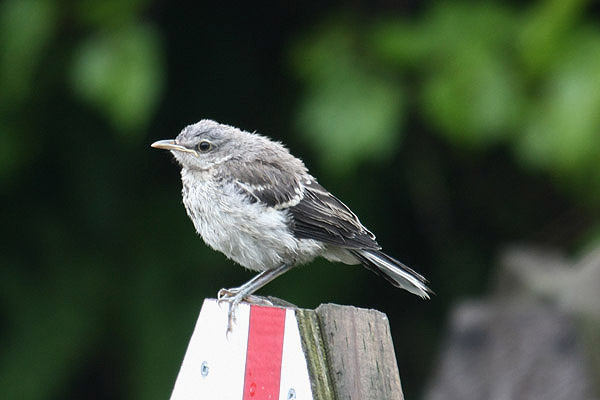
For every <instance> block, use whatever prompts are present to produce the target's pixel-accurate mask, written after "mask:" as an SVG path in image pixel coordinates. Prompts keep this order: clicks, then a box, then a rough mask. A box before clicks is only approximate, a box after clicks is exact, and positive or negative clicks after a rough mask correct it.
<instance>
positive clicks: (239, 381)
mask: <svg viewBox="0 0 600 400" xmlns="http://www.w3.org/2000/svg"><path fill="white" fill-rule="evenodd" d="M227 311H228V304H227V303H223V304H222V305H219V304H218V303H217V302H216V300H214V299H207V300H205V301H204V304H203V306H202V310H201V312H200V316H199V318H198V322H197V324H196V328H195V330H194V333H193V335H192V338H191V340H190V343H189V346H188V350H187V352H186V355H185V358H184V361H183V363H182V366H181V369H180V371H179V375H178V377H177V381H176V383H175V387H174V389H173V393H172V395H171V399H173V400H183V399H203V398H212V399H240V400H245V399H248V400H250V399H252V400H262V399H280V400H296V399H297V400H304V399H314V400H336V399H340V400H342V399H343V400H346V399H348V400H359V399H360V400H362V399H373V400H384V399H403V395H402V387H401V385H400V377H399V374H398V367H397V365H396V359H395V357H394V348H393V344H392V339H391V335H390V329H389V324H388V320H387V317H386V316H385V314H383V313H381V312H379V311H376V310H365V309H360V308H356V307H351V306H339V305H335V304H325V305H321V306H319V307H318V308H317V309H316V310H305V309H298V308H294V307H289V306H288V307H277V306H273V307H271V306H269V307H266V306H256V305H252V306H251V305H249V304H246V303H242V304H240V305H239V307H238V309H237V310H236V321H237V322H236V324H235V325H234V327H233V331H232V332H230V333H229V334H226V328H227Z"/></svg>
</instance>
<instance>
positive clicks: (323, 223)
mask: <svg viewBox="0 0 600 400" xmlns="http://www.w3.org/2000/svg"><path fill="white" fill-rule="evenodd" d="M303 189H304V190H303V196H302V198H301V200H300V201H299V202H298V204H296V205H294V206H291V207H289V211H290V214H291V215H292V218H293V220H294V227H293V229H294V234H295V235H296V237H298V238H303V239H316V240H320V241H321V242H324V243H328V244H334V245H337V246H341V247H346V248H351V249H373V250H376V249H380V248H381V247H380V246H379V244H377V242H376V241H375V235H373V234H372V233H371V232H369V230H368V229H367V228H365V227H364V226H363V225H362V224H361V223H360V221H359V220H358V217H357V216H356V215H355V214H354V213H353V212H352V211H351V210H350V209H349V208H348V207H347V206H346V205H345V204H344V203H342V202H341V201H340V200H339V199H338V198H337V197H335V196H334V195H332V194H331V193H329V192H328V191H327V190H326V189H325V188H324V187H323V186H321V185H319V183H318V182H317V181H316V180H315V179H314V178H313V177H310V178H309V180H308V181H306V182H305V183H304V184H303Z"/></svg>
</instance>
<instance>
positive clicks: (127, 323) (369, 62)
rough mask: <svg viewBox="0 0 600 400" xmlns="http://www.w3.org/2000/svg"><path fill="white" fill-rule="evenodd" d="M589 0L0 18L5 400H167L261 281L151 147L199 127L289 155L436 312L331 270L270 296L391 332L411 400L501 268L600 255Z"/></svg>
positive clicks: (316, 270) (75, 8)
mask: <svg viewBox="0 0 600 400" xmlns="http://www.w3.org/2000/svg"><path fill="white" fill-rule="evenodd" d="M597 26H598V8H597V5H596V4H595V3H594V4H592V2H587V1H583V0H581V1H572V2H563V1H559V0H546V1H539V2H532V3H521V2H512V3H511V2H501V1H490V2H452V3H439V2H434V1H424V2H423V1H419V2H411V1H405V2H390V1H375V2H367V1H364V2H361V1H354V2H317V1H314V2H301V3H298V4H294V3H286V2H281V3H275V4H272V3H271V2H265V4H256V2H248V3H243V4H235V3H228V2H225V3H219V2H210V3H207V4H204V3H202V2H190V3H189V4H179V3H174V2H161V1H144V0H139V1H130V2H121V1H117V0H110V1H92V0H89V1H81V2H69V1H58V0H39V1H37V0H6V1H4V2H3V3H2V4H0V135H1V141H0V192H1V194H2V196H1V200H0V201H1V204H2V214H1V222H2V227H3V229H2V233H1V235H2V236H1V237H0V240H1V243H2V252H1V255H0V263H1V265H2V266H1V269H0V343H1V346H0V392H1V393H3V397H5V398H19V399H42V398H44V399H65V398H81V397H84V398H103V399H104V398H115V399H125V398H144V399H151V398H156V399H159V398H166V397H167V396H168V395H169V394H170V391H171V389H172V385H173V383H174V380H175V377H176V374H177V372H178V368H179V365H180V362H181V360H182V357H183V354H184V352H185V349H186V345H187V341H188V339H189V337H190V335H191V332H192V329H193V326H194V323H195V321H196V318H197V314H198V311H199V308H200V305H201V304H202V301H203V299H204V298H206V297H214V296H215V295H216V292H217V290H218V289H220V288H222V287H231V286H237V285H239V284H241V283H242V282H244V281H246V280H248V279H249V278H250V277H251V276H252V274H251V273H249V272H247V271H244V270H243V269H242V268H240V267H238V266H235V265H233V263H232V262H230V261H228V260H226V259H225V257H224V256H222V255H221V254H218V253H216V252H213V251H211V250H209V249H208V248H207V247H206V246H205V245H204V244H203V243H202V241H201V239H199V238H198V237H197V236H196V234H195V233H194V229H193V226H192V224H191V223H190V222H189V220H188V219H187V216H186V215H185V211H184V208H183V206H182V204H181V197H180V185H181V184H180V180H179V170H178V168H177V166H176V165H175V164H174V162H173V161H172V160H171V157H170V155H169V154H167V153H166V152H159V151H157V150H154V149H151V148H150V143H152V142H153V141H154V140H157V139H168V138H173V137H175V136H176V135H177V133H178V132H179V131H180V130H181V129H182V128H183V127H184V126H185V125H187V124H190V123H193V122H196V121H197V120H200V119H202V118H211V119H215V120H217V121H219V122H223V123H227V124H230V125H234V126H237V127H240V128H242V129H245V130H248V131H257V132H260V133H262V134H265V135H267V136H270V137H272V138H274V139H277V140H281V141H283V142H284V143H286V145H287V146H288V147H289V148H290V149H291V151H292V153H293V154H295V155H296V156H299V157H301V158H302V159H303V160H304V161H305V163H306V164H307V166H308V167H309V169H310V170H311V172H312V173H313V174H314V175H315V176H317V177H319V181H320V183H321V184H322V185H324V186H325V187H327V188H328V189H329V190H330V191H332V192H333V193H334V194H336V195H337V196H338V197H339V198H341V199H342V200H343V201H344V202H345V203H347V204H348V205H349V206H350V207H351V208H352V209H353V210H354V211H355V212H356V213H357V214H358V215H359V217H360V218H361V221H362V222H363V223H364V224H365V225H366V226H367V227H369V228H370V229H371V230H372V231H373V232H375V233H376V234H377V237H378V241H379V242H380V244H382V246H383V247H384V248H385V249H386V251H387V252H389V253H390V254H391V255H393V256H394V257H396V258H399V259H400V260H402V261H403V262H405V263H406V264H408V265H410V266H411V267H413V268H414V269H416V270H417V271H419V272H420V273H422V274H423V275H425V276H426V277H427V278H428V279H429V280H430V282H431V287H432V289H433V290H434V291H435V292H436V296H434V297H433V298H432V300H431V301H422V300H421V299H419V298H417V297H416V296H412V295H410V294H409V293H407V292H403V291H400V290H397V289H395V288H393V287H392V286H390V285H388V284H387V283H386V282H385V281H384V280H382V279H380V278H378V277H377V276H375V275H374V274H372V273H370V272H369V271H367V270H365V269H363V268H359V267H349V266H345V265H338V264H331V263H326V262H324V261H322V260H319V261H316V262H314V263H312V264H310V265H307V266H305V267H302V268H298V269H297V270H294V271H291V272H289V273H288V274H286V275H285V276H283V277H281V278H279V279H278V280H277V281H275V282H273V283H272V284H270V285H269V286H268V287H266V288H265V289H263V290H261V292H260V293H262V294H269V295H274V296H278V297H281V298H283V299H286V300H288V301H290V302H292V303H294V304H297V305H298V306H300V307H305V308H313V307H316V306H317V305H319V304H320V303H327V302H334V303H339V304H352V305H355V306H360V307H367V308H375V309H378V310H381V311H383V312H385V313H387V315H388V317H389V320H390V324H391V329H392V333H393V339H394V344H395V346H396V356H397V359H398V364H399V369H400V374H401V379H402V384H403V388H404V391H405V395H406V397H407V398H418V397H419V396H420V395H421V394H422V391H423V389H424V386H425V384H426V382H427V380H428V377H429V376H430V374H431V371H432V369H433V368H434V363H435V360H436V358H435V356H436V353H437V351H438V349H439V343H440V339H441V335H442V332H443V329H444V323H445V320H446V314H447V311H448V310H449V308H450V307H451V306H452V305H453V304H455V303H456V302H457V301H459V300H461V299H464V298H468V297H479V296H484V295H485V294H486V293H487V292H488V291H489V289H490V285H492V282H493V278H494V276H495V269H494V266H495V265H496V261H497V256H498V253H499V252H500V251H501V250H502V249H503V248H504V247H505V246H507V245H508V244H511V243H534V244H536V245H543V246H549V247H554V248H558V249H559V250H561V251H564V252H566V253H567V254H571V255H574V256H576V255H577V254H579V253H580V252H581V251H583V250H584V249H588V248H591V247H592V246H594V244H595V243H597V242H598V238H599V232H600V231H599V225H598V222H599V219H598V217H597V216H598V211H599V207H600V168H598V160H599V159H600V157H599V156H600V113H599V112H598V110H599V109H600V90H598V87H600V72H599V71H600V30H599V29H598V28H597Z"/></svg>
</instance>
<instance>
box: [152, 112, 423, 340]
mask: <svg viewBox="0 0 600 400" xmlns="http://www.w3.org/2000/svg"><path fill="white" fill-rule="evenodd" d="M152 147H155V148H159V149H166V150H170V151H171V153H172V154H173V156H175V159H176V160H177V162H178V163H179V164H180V165H181V180H182V183H183V189H182V194H183V204H184V205H185V209H186V211H187V214H188V216H189V217H190V219H191V220H192V222H193V223H194V227H195V228H196V231H197V232H198V234H200V236H202V239H204V241H205V242H206V244H208V245H209V246H210V247H212V248H213V249H215V250H218V251H220V252H222V253H223V254H225V255H226V256H227V257H228V258H230V259H231V260H233V261H235V262H237V263H238V264H240V265H242V266H244V267H246V268H248V269H250V270H253V271H258V272H260V273H259V274H258V275H256V276H255V277H254V278H253V279H251V280H250V281H248V282H247V283H245V284H243V285H242V286H240V287H237V288H233V289H227V290H226V289H221V291H219V295H218V298H219V300H222V301H228V302H229V304H230V308H229V327H228V329H229V330H231V323H232V320H233V317H234V310H235V307H236V306H237V304H238V303H239V302H240V301H242V300H244V299H246V298H248V297H249V296H250V295H251V294H252V293H254V292H255V291H256V290H258V289H260V288H261V287H263V286H264V285H266V284H267V283H269V282H270V281H272V280H273V279H275V278H276V277H278V276H280V275H281V274H283V273H285V272H287V271H288V270H290V269H291V268H293V267H294V266H296V265H299V264H303V263H307V262H310V261H311V260H313V259H314V258H315V257H317V256H322V257H324V258H326V259H327V260H330V261H338V262H343V263H345V264H362V265H364V266H365V267H366V268H368V269H370V270H371V271H373V272H375V273H377V274H379V275H381V276H383V277H384V278H386V279H387V280H388V281H389V282H391V283H392V285H394V286H396V287H400V288H403V289H406V290H408V291H409V292H411V293H414V294H416V295H418V296H421V297H422V298H429V295H430V294H431V293H432V292H431V290H430V289H429V288H428V287H427V286H426V283H427V281H426V280H425V278H423V277H422V276H421V275H419V274H418V273H417V272H415V271H413V270H412V269H410V268H408V267H407V266H406V265H404V264H402V263H401V262H399V261H397V260H396V259H394V258H392V257H390V256H388V255H387V254H385V253H384V252H382V251H381V246H379V244H377V242H376V240H375V235H373V234H372V233H371V232H369V230H368V229H367V228H365V227H364V226H363V225H362V224H361V223H360V221H359V220H358V218H357V217H356V215H354V213H353V212H352V211H351V210H350V209H349V208H348V207H347V206H346V205H345V204H344V203H342V202H341V201H340V200H338V199H337V198H336V197H335V196H333V195H332V194H331V193H329V192H328V191H327V190H326V189H325V188H324V187H323V186H321V185H319V183H317V180H316V179H315V178H314V177H313V176H312V175H310V174H309V173H308V170H307V168H306V167H305V166H304V163H303V162H302V161H301V160H300V159H298V158H296V157H294V156H293V155H291V154H290V153H289V151H288V150H287V149H286V148H285V147H284V146H283V145H282V144H281V143H278V142H274V141H272V140H270V139H268V138H267V137H265V136H261V135H258V134H256V133H250V132H245V131H242V130H240V129H237V128H235V127H232V126H228V125H223V124H219V123H217V122H215V121H211V120H206V119H205V120H202V121H200V122H198V123H196V124H193V125H189V126H187V127H185V128H184V129H183V130H182V131H181V133H180V134H179V135H177V137H176V138H175V139H174V140H159V141H157V142H155V143H153V144H152Z"/></svg>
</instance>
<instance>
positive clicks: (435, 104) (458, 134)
mask: <svg viewBox="0 0 600 400" xmlns="http://www.w3.org/2000/svg"><path fill="white" fill-rule="evenodd" d="M583 3H584V2H583V1H573V2H564V1H560V0H554V1H546V2H541V3H540V4H538V5H536V6H531V7H530V9H525V10H523V9H516V8H515V7H514V6H512V5H510V4H507V3H501V2H498V3H495V2H483V3H475V4H473V3H463V2H459V3H446V2H443V3H435V4H434V5H432V6H431V7H430V8H428V9H426V10H424V11H423V13H422V15H421V16H420V17H419V18H417V19H415V18H411V19H407V18H402V17H397V16H383V17H380V18H374V19H373V20H372V21H367V22H366V23H365V22H364V21H362V20H361V18H360V17H358V16H354V17H346V18H344V19H342V20H341V21H340V19H334V20H333V21H328V22H327V23H323V24H322V25H320V26H319V27H318V28H317V29H315V30H314V32H312V34H311V35H310V36H307V37H303V38H302V39H301V40H300V41H299V43H297V45H296V48H295V49H294V51H293V52H292V62H293V65H294V66H295V68H296V70H297V71H298V76H299V77H300V78H301V79H302V81H303V82H306V93H305V96H304V100H303V101H302V102H301V104H300V108H299V111H298V115H297V120H298V123H299V126H300V127H301V129H302V131H304V132H306V134H307V135H311V138H312V139H314V140H313V141H312V143H314V144H315V147H314V149H315V151H316V152H317V153H318V154H319V155H320V158H321V160H322V162H323V163H324V165H326V166H327V167H335V166H345V165H347V164H348V163H354V164H358V163H360V162H361V161H363V160H364V158H365V157H366V158H373V157H381V156H386V155H387V154H389V151H390V146H394V145H395V143H396V142H397V140H398V138H399V137H400V136H402V135H403V132H404V131H405V130H406V129H410V128H409V127H408V125H407V123H406V121H405V118H404V117H403V116H405V115H407V114H409V113H410V114H412V115H414V114H419V115H420V117H421V120H422V122H423V123H424V125H425V126H426V127H427V128H428V129H430V130H432V131H433V132H435V133H436V134H439V135H442V136H443V137H444V138H445V140H447V141H448V142H450V143H452V144H453V145H455V146H458V147H465V146H468V147H470V148H472V149H473V150H477V151H489V149H490V148H493V147H498V146H508V147H509V148H510V149H511V151H512V152H513V153H514V156H515V158H516V159H518V160H519V162H522V163H523V166H524V167H525V168H533V169H537V170H540V171H543V172H544V173H546V174H549V175H553V176H555V177H556V179H557V181H558V183H559V184H561V185H564V186H567V187H569V188H570V189H572V190H573V191H574V195H576V196H581V197H584V198H587V199H588V200H590V201H592V202H598V201H599V200H600V175H599V174H600V172H599V171H600V170H599V169H598V168H594V165H595V164H597V160H598V159H599V156H600V134H599V132H600V113H598V112H597V111H598V110H600V90H598V87H600V86H599V85H600V30H599V29H597V27H595V26H594V25H593V23H592V22H591V21H589V22H588V21H586V20H585V18H584V15H585V14H584V10H585V9H584V8H583ZM407 98H409V99H410V101H407V100H406V99H407ZM356 132H361V135H360V140H354V138H356V137H357V136H358V135H356ZM349 137H350V138H353V140H348V138H349ZM332 148H333V149H336V154H337V155H339V157H336V156H335V155H333V156H332V152H331V149H332Z"/></svg>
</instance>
